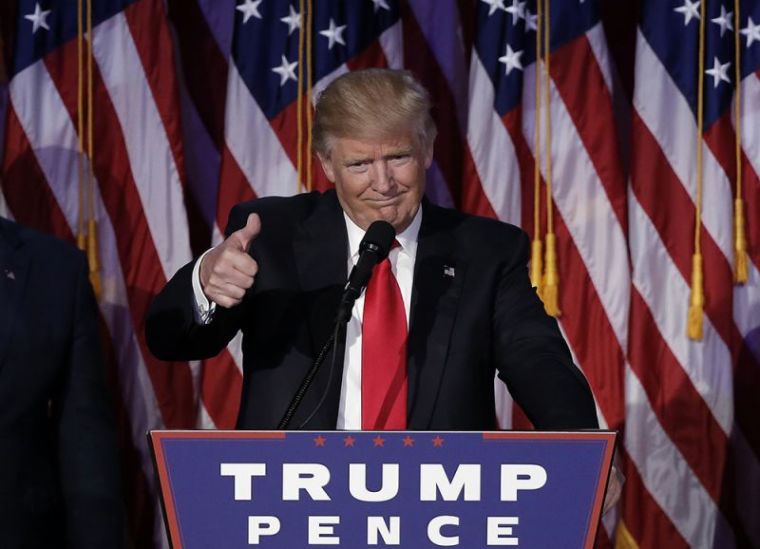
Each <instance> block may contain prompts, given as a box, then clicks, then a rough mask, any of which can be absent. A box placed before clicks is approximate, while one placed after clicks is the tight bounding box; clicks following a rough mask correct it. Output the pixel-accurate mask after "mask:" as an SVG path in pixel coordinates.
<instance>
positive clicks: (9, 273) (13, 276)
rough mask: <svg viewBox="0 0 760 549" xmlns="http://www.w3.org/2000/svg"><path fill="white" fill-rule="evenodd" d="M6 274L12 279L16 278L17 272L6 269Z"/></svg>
mask: <svg viewBox="0 0 760 549" xmlns="http://www.w3.org/2000/svg"><path fill="white" fill-rule="evenodd" d="M5 276H6V277H7V278H10V279H11V280H16V273H14V272H13V271H9V270H8V269H5Z"/></svg>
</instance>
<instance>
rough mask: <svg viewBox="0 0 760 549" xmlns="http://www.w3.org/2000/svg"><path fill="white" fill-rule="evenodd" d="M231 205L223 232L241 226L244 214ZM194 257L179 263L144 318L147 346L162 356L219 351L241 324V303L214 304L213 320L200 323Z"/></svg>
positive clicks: (184, 357) (207, 354) (179, 357)
mask: <svg viewBox="0 0 760 549" xmlns="http://www.w3.org/2000/svg"><path fill="white" fill-rule="evenodd" d="M244 215H245V214H244V213H242V212H241V211H240V208H239V207H235V208H233V211H232V212H231V214H230V221H229V223H228V226H227V232H226V234H230V233H231V232H232V231H235V230H237V229H238V228H240V227H242V226H243V225H242V224H241V219H245V218H247V215H246V216H245V217H243V216H244ZM194 266H195V261H192V262H190V263H188V264H187V265H185V266H184V267H182V268H181V269H180V270H179V271H177V273H176V274H175V275H174V276H173V277H172V278H171V280H169V282H167V284H166V286H164V288H163V289H162V290H161V292H159V294H158V295H157V296H156V298H155V299H154V300H153V303H152V304H151V306H150V309H149V311H148V316H147V317H146V320H145V336H146V340H147V343H148V348H149V349H150V350H151V352H152V353H153V354H154V355H155V356H156V358H159V359H161V360H200V359H204V358H210V357H213V356H216V355H217V354H219V353H220V352H221V351H222V349H224V347H225V346H226V345H227V343H229V342H230V340H231V339H232V338H233V336H234V335H235V334H236V333H237V331H238V329H239V328H240V319H241V316H242V315H243V310H244V308H245V306H246V304H245V300H244V303H243V304H241V305H238V306H236V307H232V308H231V309H225V308H223V307H216V311H215V313H214V318H213V320H212V321H211V322H210V323H208V324H205V325H203V324H200V323H199V322H198V321H197V319H196V306H197V305H196V303H195V295H194V293H193V283H192V274H193V267H194Z"/></svg>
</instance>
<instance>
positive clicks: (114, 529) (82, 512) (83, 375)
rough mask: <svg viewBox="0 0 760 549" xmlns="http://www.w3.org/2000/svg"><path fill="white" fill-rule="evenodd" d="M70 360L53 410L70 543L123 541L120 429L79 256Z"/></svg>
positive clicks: (91, 545) (108, 544)
mask: <svg viewBox="0 0 760 549" xmlns="http://www.w3.org/2000/svg"><path fill="white" fill-rule="evenodd" d="M78 259H80V261H79V262H77V264H76V265H77V269H78V274H77V276H76V288H74V291H75V292H76V294H75V295H76V298H75V300H74V312H73V318H72V319H71V322H72V336H71V344H70V349H69V352H68V357H67V359H68V364H66V367H65V369H64V373H63V379H62V380H61V384H60V386H59V389H58V393H57V395H56V396H55V397H54V399H53V411H54V414H55V416H57V417H55V416H54V417H55V419H57V422H56V425H57V432H58V455H59V467H60V478H61V489H62V493H63V497H64V509H65V514H66V516H65V523H66V537H67V546H68V547H77V548H82V549H88V548H96V547H114V548H119V547H122V543H123V535H124V507H123V499H122V490H121V479H120V474H119V456H118V451H117V441H116V429H115V425H114V419H113V413H112V410H113V408H112V405H111V400H110V398H109V393H108V390H107V388H106V382H105V366H104V362H103V356H102V353H101V345H100V337H99V331H98V321H97V318H98V313H97V305H96V303H95V298H94V296H93V293H92V288H91V286H90V283H89V279H88V272H87V265H86V262H85V260H84V257H83V256H78Z"/></svg>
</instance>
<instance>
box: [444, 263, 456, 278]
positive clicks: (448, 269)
mask: <svg viewBox="0 0 760 549" xmlns="http://www.w3.org/2000/svg"><path fill="white" fill-rule="evenodd" d="M443 276H450V277H451V278H454V267H450V266H449V265H444V266H443Z"/></svg>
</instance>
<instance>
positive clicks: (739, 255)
mask: <svg viewBox="0 0 760 549" xmlns="http://www.w3.org/2000/svg"><path fill="white" fill-rule="evenodd" d="M739 8H740V4H739V0H734V28H735V29H737V30H736V31H734V52H735V59H734V66H735V67H734V70H735V74H734V85H735V86H736V92H735V95H736V97H735V99H734V120H735V126H736V140H735V143H734V145H735V156H736V199H735V200H734V282H735V283H736V284H745V283H746V282H747V280H748V279H749V265H748V261H749V258H748V257H747V234H746V232H745V229H744V227H745V221H744V200H742V95H741V89H742V86H741V77H742V74H741V47H740V45H739V32H738V29H739Z"/></svg>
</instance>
